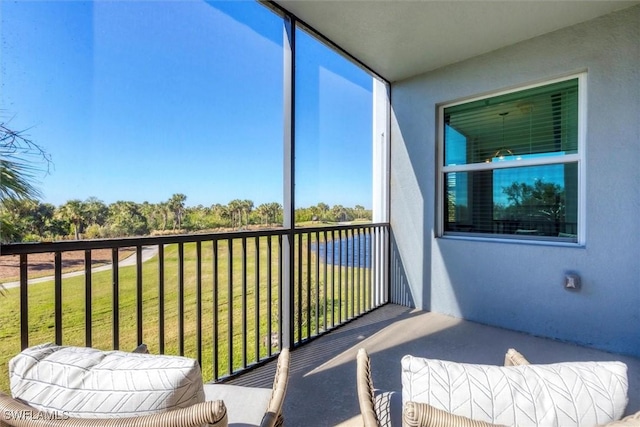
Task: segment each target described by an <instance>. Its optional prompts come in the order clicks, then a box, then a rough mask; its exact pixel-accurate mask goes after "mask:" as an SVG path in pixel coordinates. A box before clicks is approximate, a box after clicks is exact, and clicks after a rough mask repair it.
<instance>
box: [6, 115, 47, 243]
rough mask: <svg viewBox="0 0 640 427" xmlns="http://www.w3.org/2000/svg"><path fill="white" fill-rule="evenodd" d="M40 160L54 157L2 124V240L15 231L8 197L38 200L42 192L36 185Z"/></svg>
mask: <svg viewBox="0 0 640 427" xmlns="http://www.w3.org/2000/svg"><path fill="white" fill-rule="evenodd" d="M38 162H44V163H45V164H46V165H47V172H48V169H49V166H50V164H51V157H50V156H49V155H48V154H47V153H46V152H45V151H44V150H43V149H42V148H40V146H38V145H37V144H35V143H34V142H33V141H31V140H30V139H28V138H26V137H25V135H24V134H23V132H20V131H14V130H11V129H9V127H7V123H6V122H2V123H0V239H1V240H3V241H7V240H9V239H10V237H11V236H12V235H13V233H14V231H15V230H14V227H13V224H12V223H11V222H10V221H9V218H8V215H7V212H6V211H5V207H4V202H5V201H9V200H27V199H38V198H40V197H41V193H40V191H39V190H38V188H37V187H36V186H35V184H34V182H35V174H36V172H38V171H40V170H41V168H39V167H38V166H37V164H38Z"/></svg>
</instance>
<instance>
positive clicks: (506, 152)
mask: <svg viewBox="0 0 640 427" xmlns="http://www.w3.org/2000/svg"><path fill="white" fill-rule="evenodd" d="M507 114H509V112H508V111H505V112H503V113H498V115H499V116H500V117H502V148H500V149H499V150H498V151H496V152H495V153H494V154H493V156H491V157H490V158H488V159H486V160H485V163H491V162H492V161H494V159H497V160H498V161H499V162H502V161H504V159H505V156H513V155H514V154H513V151H511V150H510V149H508V148H505V147H504V118H505V117H506V115H507ZM521 159H522V158H521V157H520V156H518V157H516V160H521Z"/></svg>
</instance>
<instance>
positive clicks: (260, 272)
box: [0, 224, 389, 388]
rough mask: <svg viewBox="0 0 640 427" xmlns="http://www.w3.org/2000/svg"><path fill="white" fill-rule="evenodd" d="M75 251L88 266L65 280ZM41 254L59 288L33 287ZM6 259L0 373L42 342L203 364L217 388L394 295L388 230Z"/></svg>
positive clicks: (152, 243)
mask: <svg viewBox="0 0 640 427" xmlns="http://www.w3.org/2000/svg"><path fill="white" fill-rule="evenodd" d="M285 239H286V240H287V241H289V242H290V245H284V244H283V241H284V240H285ZM285 247H287V248H291V249H290V251H289V252H287V251H285V250H284V249H283V248H285ZM105 249H106V250H110V252H111V253H110V255H111V257H110V258H111V259H110V263H109V264H107V265H105V266H103V267H101V268H95V267H94V266H93V265H92V261H93V259H92V255H93V254H94V252H95V251H97V250H105ZM76 251H82V252H84V256H83V258H84V267H83V268H81V270H80V271H79V272H76V273H71V274H69V273H66V272H63V266H64V257H65V254H67V253H69V252H76ZM37 253H52V254H53V259H54V273H53V276H52V277H50V278H42V279H39V280H34V278H33V277H29V276H30V275H31V276H33V274H32V273H30V272H29V256H30V255H31V254H37ZM5 256H18V257H19V259H20V268H19V276H20V278H19V282H18V283H16V284H14V285H12V284H8V283H5V288H6V289H5V296H4V298H3V299H5V300H4V301H2V307H3V311H4V313H5V314H4V316H5V317H3V322H4V323H3V324H2V327H1V330H0V331H1V337H2V340H0V347H3V348H0V358H3V360H1V361H0V362H1V363H0V366H1V367H2V368H0V369H6V362H7V360H8V359H9V358H10V357H11V356H12V355H14V354H16V353H17V352H19V351H20V350H21V349H24V348H26V347H28V346H30V345H35V344H40V343H44V342H54V343H57V344H61V345H84V346H90V347H96V348H102V349H123V350H129V349H133V348H135V347H136V346H137V345H139V344H141V343H146V344H147V345H148V347H149V350H150V351H151V352H152V353H159V354H177V355H185V356H189V357H193V358H196V359H197V360H198V361H199V362H200V366H201V367H202V370H203V375H204V377H205V379H206V380H218V379H221V378H223V377H228V376H230V375H234V374H236V373H238V372H241V371H242V370H244V369H246V368H248V367H251V366H253V365H256V364H259V363H260V362H261V361H264V360H267V359H269V358H270V357H271V356H272V354H274V353H275V352H277V351H278V349H279V348H282V346H296V345H299V344H301V343H304V342H305V341H307V340H309V339H312V338H314V337H316V336H319V335H321V334H323V333H325V332H327V331H330V330H331V329H333V328H335V327H337V326H339V325H341V324H343V323H345V322H348V321H350V320H351V319H354V318H356V317H358V316H360V315H362V314H364V313H366V312H368V311H370V310H372V309H374V308H376V307H378V306H380V305H382V304H384V303H386V302H387V301H388V293H389V292H388V279H389V277H388V275H389V273H388V270H389V266H388V264H389V261H388V258H389V227H388V225H387V224H362V225H344V226H336V227H315V228H300V229H293V230H286V229H272V230H259V231H240V232H231V233H211V234H194V235H177V236H160V237H142V238H123V239H104V240H85V241H60V242H52V243H25V244H8V245H3V246H2V248H1V253H0V259H1V258H2V257H5ZM123 257H124V258H123ZM287 257H290V263H285V262H284V260H285V259H286V258H287ZM285 264H286V265H291V266H292V267H291V268H292V269H291V271H290V273H292V274H285V272H284V267H283V265H285ZM287 277H290V280H289V282H288V283H284V281H285V278H287ZM36 282H38V283H36ZM286 296H289V297H288V298H290V299H288V298H286ZM289 300H290V301H292V304H291V305H292V310H285V307H283V301H289ZM288 312H291V313H292V315H291V316H290V318H285V314H284V313H288ZM286 331H293V334H291V335H292V336H291V337H289V336H288V335H289V334H287V333H286ZM285 339H286V340H288V341H287V342H285V341H284V340H285ZM0 377H4V378H6V372H4V373H0ZM0 385H1V384H0ZM0 388H2V387H0Z"/></svg>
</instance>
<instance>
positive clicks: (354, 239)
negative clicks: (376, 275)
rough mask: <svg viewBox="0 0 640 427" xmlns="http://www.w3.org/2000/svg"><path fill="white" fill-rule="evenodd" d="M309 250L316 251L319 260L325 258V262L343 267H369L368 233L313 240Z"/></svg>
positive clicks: (369, 243) (369, 239) (370, 248)
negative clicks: (318, 240)
mask: <svg viewBox="0 0 640 427" xmlns="http://www.w3.org/2000/svg"><path fill="white" fill-rule="evenodd" d="M311 250H312V251H314V252H317V253H318V254H319V258H320V260H321V261H323V262H324V261H325V260H326V262H327V264H331V265H341V266H343V267H352V266H353V267H366V268H368V267H371V250H372V247H371V235H370V234H361V235H356V236H349V237H344V238H342V239H335V240H329V241H327V242H323V241H321V242H314V243H312V244H311Z"/></svg>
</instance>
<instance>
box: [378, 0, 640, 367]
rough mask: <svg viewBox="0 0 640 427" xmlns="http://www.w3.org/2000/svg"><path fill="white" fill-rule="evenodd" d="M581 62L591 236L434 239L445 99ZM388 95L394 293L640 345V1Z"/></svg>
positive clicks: (515, 322)
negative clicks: (545, 240)
mask: <svg viewBox="0 0 640 427" xmlns="http://www.w3.org/2000/svg"><path fill="white" fill-rule="evenodd" d="M428 54H429V53H428V52H425V55H428ZM584 70H587V123H586V162H585V166H586V168H587V169H586V183H585V185H586V187H585V188H586V224H585V225H586V236H585V237H586V240H585V242H586V244H585V246H584V247H554V246H551V245H533V244H525V243H498V242H487V241H470V240H452V239H446V238H438V239H436V238H435V237H434V236H435V224H436V198H435V185H436V184H435V182H436V161H435V154H436V138H437V135H436V129H437V123H436V112H437V108H436V105H437V104H439V103H443V102H447V101H451V100H456V99H460V98H465V97H471V96H476V95H481V94H484V93H489V92H494V91H498V90H501V89H505V88H509V87H514V86H521V85H524V84H528V83H532V82H539V81H543V80H545V79H552V78H555V77H559V76H563V75H566V74H568V73H572V72H578V71H584ZM391 99H392V117H391V147H392V148H391V218H390V222H391V226H392V233H393V240H394V242H393V244H392V248H394V251H395V253H394V255H393V258H392V267H393V271H392V281H393V284H392V289H393V291H392V295H395V296H396V300H398V301H399V300H404V301H405V302H407V301H408V302H409V303H412V304H414V305H415V306H416V307H418V308H422V309H424V310H432V311H436V312H441V313H445V314H449V315H453V316H456V317H462V318H466V319H469V320H474V321H478V322H482V323H487V324H492V325H498V326H502V327H506V328H510V329H515V330H520V331H525V332H529V333H532V334H535V335H541V336H548V337H553V338H557V339H561V340H566V341H572V342H576V343H580V344H586V345H591V346H594V347H597V348H601V349H605V350H610V351H615V352H620V353H626V354H632V355H635V356H640V7H639V6H636V7H633V8H630V9H626V10H622V11H620V12H616V13H613V14H611V15H607V16H604V17H601V18H598V19H595V20H593V21H589V22H586V23H583V24H580V25H577V26H574V27H570V28H565V29H562V30H560V31H557V32H553V33H550V34H547V35H544V36H540V37H537V38H535V39H531V40H528V41H526V42H522V43H518V44H516V45H513V46H510V47H508V48H504V49H500V50H498V51H494V52H492V53H490V54H486V55H483V56H480V57H476V58H474V59H471V60H468V61H465V62H462V63H458V64H455V65H452V66H448V67H446V68H443V69H439V70H436V71H433V72H429V73H426V74H424V75H421V76H418V77H415V78H412V79H409V80H405V81H401V82H398V83H395V84H393V85H392V91H391ZM568 271H571V272H577V273H578V274H579V275H580V276H581V279H582V290H581V291H580V292H569V291H567V290H565V289H564V287H563V278H564V275H565V273H566V272H568Z"/></svg>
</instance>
